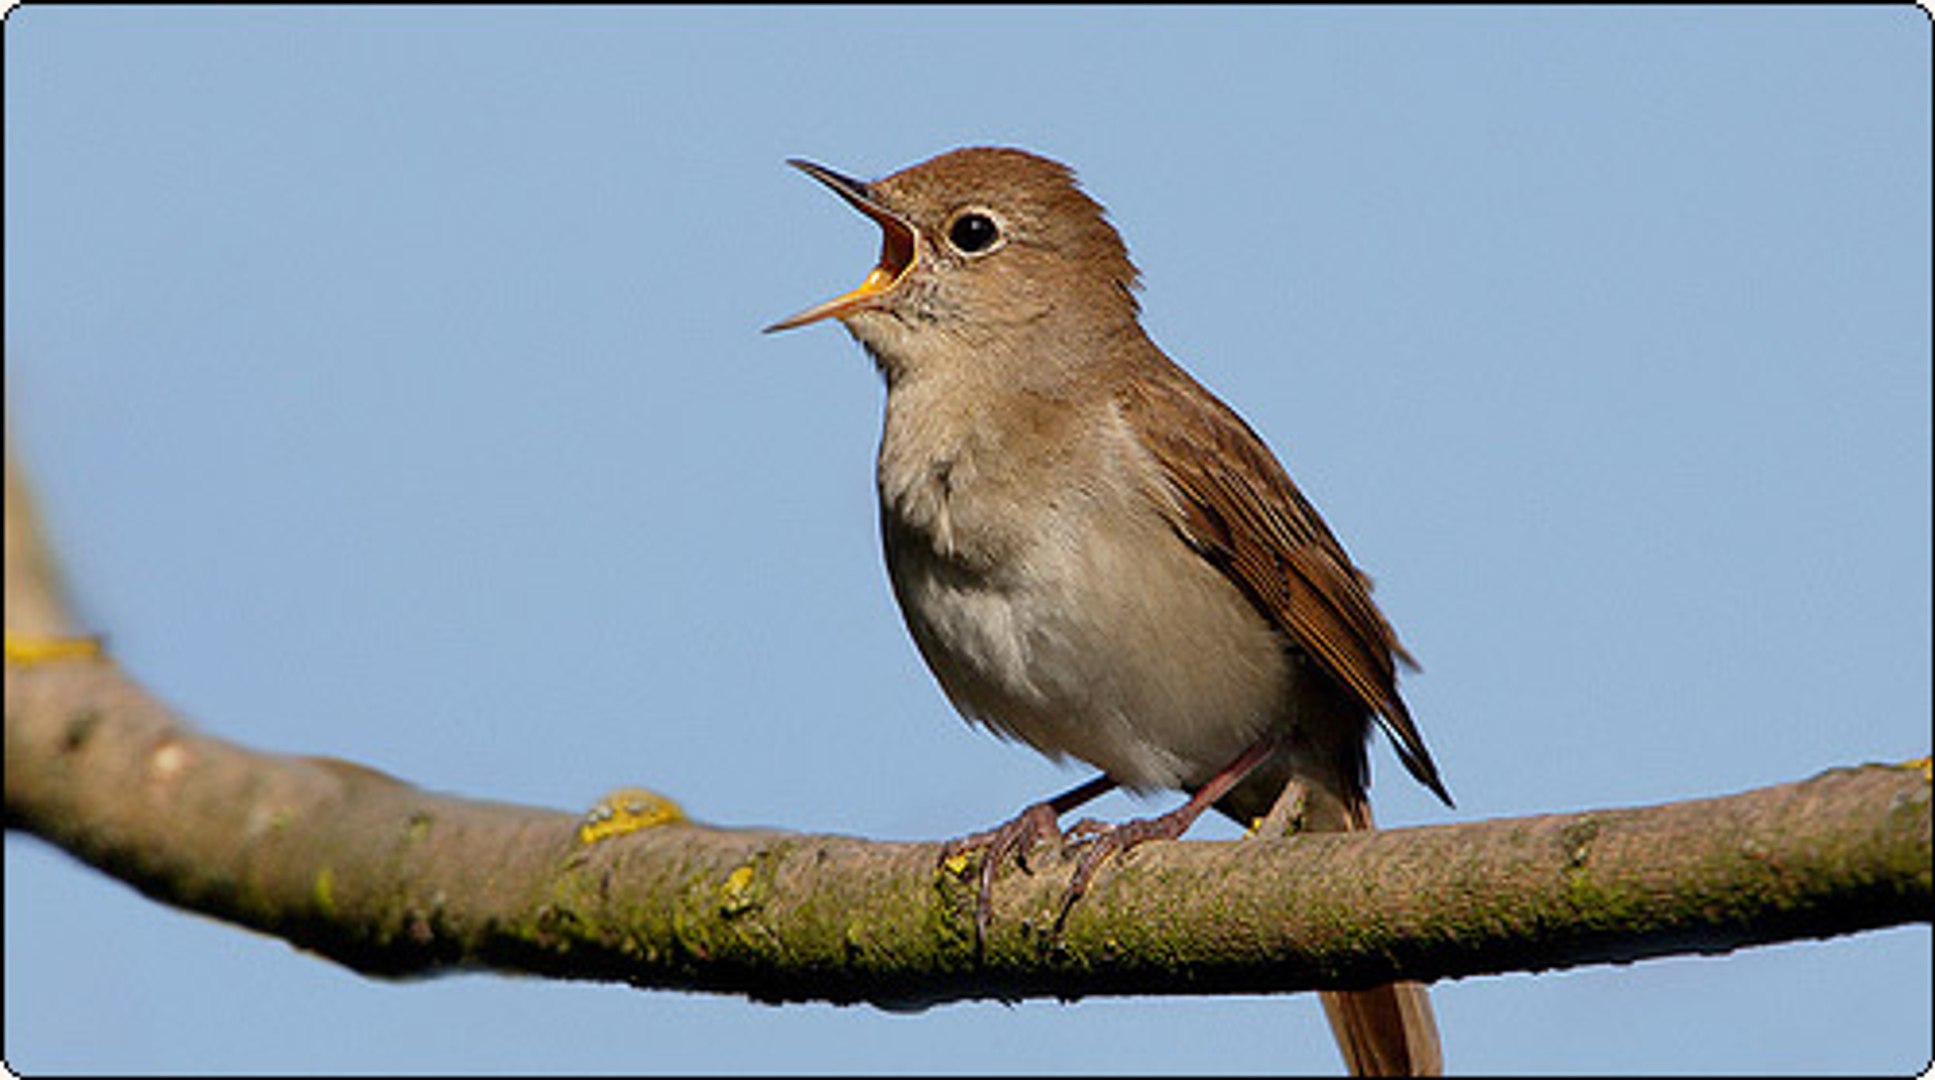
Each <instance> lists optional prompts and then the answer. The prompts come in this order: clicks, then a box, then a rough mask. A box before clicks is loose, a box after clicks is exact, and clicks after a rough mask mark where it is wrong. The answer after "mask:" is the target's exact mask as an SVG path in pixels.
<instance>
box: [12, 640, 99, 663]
mask: <svg viewBox="0 0 1935 1080" xmlns="http://www.w3.org/2000/svg"><path fill="white" fill-rule="evenodd" d="M103 652H104V650H103V649H102V648H101V639H100V638H98V637H29V636H27V635H25V634H8V635H6V654H7V663H9V664H45V663H49V662H51V661H54V660H98V659H100V657H101V656H102V655H103Z"/></svg>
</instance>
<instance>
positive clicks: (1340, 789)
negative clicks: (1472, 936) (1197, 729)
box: [1217, 744, 1444, 1076]
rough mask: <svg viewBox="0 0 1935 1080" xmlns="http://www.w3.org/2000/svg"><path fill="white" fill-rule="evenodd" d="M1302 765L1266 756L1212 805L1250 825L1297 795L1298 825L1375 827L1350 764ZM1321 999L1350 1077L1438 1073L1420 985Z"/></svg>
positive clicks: (1426, 997) (1427, 999) (1313, 828)
mask: <svg viewBox="0 0 1935 1080" xmlns="http://www.w3.org/2000/svg"><path fill="white" fill-rule="evenodd" d="M1360 745H1361V744H1360ZM1360 752H1361V751H1360ZM1301 765H1302V766H1303V767H1299V763H1298V762H1295V761H1294V760H1290V759H1276V760H1273V761H1271V762H1267V763H1266V764H1265V765H1264V766H1263V767H1261V768H1259V769H1258V770H1257V771H1256V772H1255V773H1254V774H1252V776H1251V777H1250V778H1249V779H1248V780H1246V781H1245V783H1243V784H1242V785H1240V786H1239V787H1237V788H1236V789H1235V790H1234V791H1232V792H1231V793H1230V794H1229V795H1228V796H1227V797H1225V798H1224V800H1223V801H1222V802H1220V803H1218V804H1217V808H1218V809H1219V810H1221V811H1223V812H1224V813H1226V814H1228V815H1229V816H1230V817H1232V818H1235V819H1236V820H1237V821H1238V822H1240V823H1242V824H1244V825H1245V826H1248V825H1251V824H1254V823H1256V822H1258V821H1259V820H1260V819H1265V818H1266V816H1267V817H1268V818H1269V819H1272V820H1275V819H1277V818H1278V814H1271V813H1270V811H1271V809H1272V807H1273V804H1274V803H1276V802H1277V801H1278V800H1279V799H1280V798H1281V799H1290V800H1301V811H1302V812H1301V814H1300V815H1298V816H1299V818H1300V825H1301V828H1302V829H1303V831H1306V832H1361V831H1366V830H1369V829H1373V828H1375V827H1376V826H1375V825H1374V824H1373V823H1372V821H1371V805H1370V800H1369V799H1367V798H1365V796H1364V789H1363V786H1362V782H1361V781H1359V780H1356V779H1355V778H1354V777H1352V776H1351V774H1350V773H1349V771H1348V770H1346V769H1343V768H1336V767H1333V768H1330V769H1312V768H1310V767H1309V761H1308V760H1305V761H1304V762H1302V763H1301ZM1326 780H1328V782H1326ZM1280 813H1281V812H1280V811H1279V814H1280ZM1318 998H1319V999H1320V1000H1321V1001H1322V1002H1323V1005H1324V1015H1325V1016H1326V1017H1327V1018H1329V1020H1330V1030H1331V1034H1332V1035H1334V1036H1335V1037H1336V1039H1337V1048H1338V1050H1340V1051H1341V1052H1342V1053H1343V1055H1344V1064H1345V1065H1346V1066H1348V1067H1349V1069H1350V1071H1351V1074H1352V1075H1353V1076H1440V1075H1443V1073H1444V1050H1443V1048H1442V1047H1441V1046H1440V1045H1439V1042H1438V1021H1437V1017H1436V1016H1435V1015H1433V1013H1432V1010H1431V995H1430V993H1429V992H1428V991H1427V990H1426V989H1425V987H1424V984H1422V983H1416V982H1396V983H1388V984H1386V985H1384V986H1374V987H1371V988H1370V989H1368V990H1325V991H1321V992H1320V993H1319V994H1318Z"/></svg>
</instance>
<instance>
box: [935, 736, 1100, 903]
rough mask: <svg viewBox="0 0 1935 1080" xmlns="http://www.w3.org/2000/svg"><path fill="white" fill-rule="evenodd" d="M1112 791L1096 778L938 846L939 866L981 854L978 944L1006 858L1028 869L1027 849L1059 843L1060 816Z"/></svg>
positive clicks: (1060, 833)
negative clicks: (996, 875) (1043, 843)
mask: <svg viewBox="0 0 1935 1080" xmlns="http://www.w3.org/2000/svg"><path fill="white" fill-rule="evenodd" d="M1114 787H1115V781H1113V780H1111V779H1109V778H1108V776H1107V775H1106V774H1105V775H1102V776H1098V777H1096V778H1095V779H1093V780H1090V781H1089V782H1088V783H1085V784H1082V785H1080V786H1079V787H1073V788H1070V789H1068V790H1067V791H1064V792H1062V793H1061V794H1060V795H1057V796H1055V797H1054V798H1052V799H1048V800H1046V801H1043V802H1038V803H1034V804H1032V805H1030V806H1028V807H1027V808H1026V809H1024V810H1022V811H1021V813H1019V814H1016V815H1015V816H1014V819H1013V820H1011V821H1007V822H1004V823H1002V824H1000V825H998V826H996V827H994V828H992V829H989V830H988V831H986V832H978V833H974V834H973V835H971V836H963V837H961V838H960V839H958V840H950V841H948V842H947V843H946V844H943V845H942V846H941V860H942V861H943V862H945V861H947V860H950V859H953V858H955V857H957V856H960V855H965V854H967V853H968V852H971V851H983V852H985V854H984V855H983V856H982V858H981V872H980V874H979V875H978V876H977V888H976V890H975V902H974V938H975V940H976V941H980V940H982V939H984V938H985V937H986V936H987V932H988V921H989V919H990V918H991V916H992V913H993V910H994V902H993V898H994V873H995V869H996V868H997V867H999V866H1000V865H1001V864H1002V863H1004V862H1006V861H1007V859H1008V857H1009V856H1010V855H1012V856H1014V857H1015V861H1016V863H1018V864H1019V865H1020V866H1021V867H1022V868H1023V869H1027V867H1028V849H1029V848H1030V847H1033V846H1034V845H1035V844H1036V843H1039V842H1041V841H1043V840H1060V839H1061V838H1062V832H1061V827H1060V826H1059V825H1058V824H1057V822H1059V821H1060V819H1061V816H1062V815H1063V814H1066V813H1068V812H1069V811H1070V810H1073V809H1075V808H1076V807H1078V806H1081V805H1082V804H1083V803H1086V802H1088V801H1090V800H1092V799H1095V798H1097V797H1099V796H1102V795H1106V794H1107V793H1108V792H1109V791H1110V790H1112V789H1113V788H1114Z"/></svg>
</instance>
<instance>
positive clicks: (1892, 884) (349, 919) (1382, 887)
mask: <svg viewBox="0 0 1935 1080" xmlns="http://www.w3.org/2000/svg"><path fill="white" fill-rule="evenodd" d="M16 479H17V478H16V476H15V470H14V468H13V467H12V463H11V460H10V461H9V468H8V471H7V487H8V495H7V500H8V502H7V556H6V558H7V625H8V629H9V633H10V634H12V633H16V632H19V631H21V630H40V631H41V632H50V630H51V631H52V632H58V631H60V630H62V629H64V628H65V626H66V623H65V622H64V621H63V620H65V619H66V616H65V614H64V608H63V607H62V605H61V604H60V603H59V602H58V594H57V592H56V591H53V585H52V577H51V574H50V573H48V572H47V571H46V566H47V565H48V562H47V560H46V558H45V557H44V556H43V555H39V554H37V553H35V552H33V551H31V550H29V548H30V547H31V546H33V545H37V544H38V543H39V541H38V538H37V537H38V534H37V532H35V530H34V529H32V528H31V527H30V526H31V521H32V517H31V512H30V508H29V507H27V504H26V502H25V498H24V495H22V494H21V493H20V492H18V491H17V490H16ZM17 499H18V501H16V500H17ZM17 507H18V508H19V509H18V511H17ZM17 525H19V526H20V527H19V528H16V526H17ZM35 567H39V570H35V569H34V568H35ZM17 572H18V573H19V574H20V576H18V577H17ZM35 574H38V575H39V577H38V581H36V578H35ZM36 589H45V590H47V594H48V595H49V596H53V597H54V598H55V599H53V600H52V601H49V602H48V605H47V606H46V607H45V608H31V607H28V606H23V607H21V608H18V609H17V608H16V600H17V595H16V594H17V593H18V594H21V596H23V597H25V596H29V594H31V593H32V592H33V591H34V590H36ZM29 598H30V600H31V602H32V603H40V602H41V600H39V599H31V597H29ZM43 599H44V598H43ZM26 611H38V612H39V614H35V615H32V616H29V615H25V614H21V613H22V612H26ZM49 613H51V615H50V614H49ZM39 619H46V620H49V621H46V622H36V621H35V620H39ZM5 761H6V823H7V827H8V828H9V829H14V828H18V829H23V830H25V831H28V832H31V833H33V834H35V835H38V836H41V837H43V838H45V839H46V840H48V841H49V842H51V843H54V844H56V845H58V846H60V847H61V848H63V849H65V850H67V851H68V852H70V853H71V854H73V855H74V856H75V857H77V858H79V859H82V860H83V861H85V862H87V863H89V864H91V865H93V866H96V867H98V868H100V869H102V870H103V871H105V872H107V873H110V874H112V875H114V876H116V877H118V878H121V879H122V880H125V881H127V882H129V883H131V884H133V885H135V886H136V887H138V888H140V889H141V890H142V891H144V892H146V893H147V894H149V895H150V896H153V897H155V898H156V899H158V900H161V901H163V902H166V903H170V904H175V905H178V906H181V907H185V908H190V909H193V910H196V911H200V912H204V913H206V914H210V915H213V916H216V917H218V918H222V919H226V920H229V921H232V922H235V923H238V924H240V925H244V926H248V927H251V928H253V929H257V930H261V931H264V932H267V933H271V934H275V935H278V936H281V937H283V938H285V939H287V940H289V941H291V942H293V943H295V944H297V945H300V946H302V947H304V948H307V949H310V950H313V951H315V952H317V953H319V954H321V955H323V956H326V957H329V958H331V959H333V960H336V961H338V962H340V963H343V964H345V965H348V966H350V967H352V968H355V969H357V970H359V971H364V972H368V973H372V974H381V975H392V976H399V975H420V974H429V973H434V972H439V971H449V970H456V969H477V968H490V969H497V970H504V971H522V972H533V973H539V974H546V975H553V976H559V977H568V978H587V979H607V980H622V981H626V982H631V983H634V984H637V985H641V986H656V987H677V988H684V989H704V990H718V991H731V992H739V993H745V994H748V995H750V996H753V997H756V998H760V999H766V1000H806V999H818V1000H830V1001H859V1000H865V1001H871V1002H875V1003H877V1004H882V1005H887V1006H889V1007H905V1006H911V1005H920V1004H927V1003H933V1002H940V1001H948V1000H955V999H962V998H983V997H999V998H1016V997H1025V996H1057V997H1074V996H1080V995H1090V994H1145V993H1172V994H1173V993H1201V994H1207V993H1225V992H1263V991H1295V990H1307V989H1313V988H1330V987H1350V986H1363V985H1370V984H1374V983H1379V982H1384V981H1388V980H1390V979H1393V978H1399V977H1402V978H1415V979H1424V980H1432V979H1438V978H1444V977H1450V976H1460V975H1470V974H1479V973H1489V972H1502V971H1511V970H1541V969H1545V968H1554V967H1569V966H1575V965H1580V964H1589V963H1602V962H1607V961H1613V962H1620V961H1629V960H1634V959H1640V958H1644V957H1651V956H1663V955H1669V954H1674V953H1684V952H1705V953H1713V952H1724V951H1727V950H1730V949H1734V948H1738V947H1741V946H1745V945H1756V944H1766V943H1771V942H1776V941H1785V940H1792V939H1796V938H1804V937H1825V936H1829V935H1835V934H1845V933H1853V932H1858V931H1862V930H1869V929H1875V928H1879V927H1884V926H1891V925H1897V924H1902V923H1911V922H1928V921H1929V919H1930V911H1931V907H1930V899H1931V895H1932V894H1935V889H1932V888H1931V876H1932V875H1931V844H1930V836H1931V828H1930V784H1929V773H1928V766H1927V763H1926V761H1924V762H1920V763H1916V764H1914V765H1912V766H1910V767H1892V766H1863V767H1858V768H1848V769H1835V770H1830V771H1828V772H1825V773H1823V774H1821V775H1819V776H1816V777H1814V778H1812V779H1809V780H1804V781H1800V782H1797V783H1791V784H1783V785H1779V786H1776V787H1770V788H1763V789H1759V790H1755V791H1751V792H1747V793H1744V794H1740V795H1734V796H1729V797H1725V798H1715V799H1702V800H1695V801H1689V802H1681V803H1672V804H1667V805H1662V806H1652V807H1643V808H1636V809H1617V810H1601V811H1592V812H1588V813H1581V814H1564V815H1549V816H1541V817H1530V818H1518V819H1508V820H1494V821H1483V822H1476V823H1471V824H1462V825H1453V826H1438V827H1431V828H1418V829H1397V830H1389V831H1384V832H1379V833H1374V834H1368V835H1364V834H1359V835H1352V836H1335V835H1323V836H1305V837H1292V838H1289V839H1257V838H1252V839H1246V840H1240V841H1229V842H1215V843H1210V842H1192V843H1175V844H1152V845H1149V846H1147V847H1144V848H1140V849H1137V850H1135V851H1133V852H1131V853H1129V854H1128V855H1126V856H1124V857H1122V858H1120V859H1118V860H1116V861H1115V862H1113V863H1111V864H1110V865H1109V867H1108V868H1107V869H1105V871H1104V873H1103V874H1102V875H1101V876H1100V877H1099V878H1098V880H1097V881H1096V883H1095V885H1094V886H1093V888H1092V889H1091V891H1090V893H1089V895H1088V896H1087V897H1086V898H1085V899H1084V900H1083V901H1082V903H1080V904H1078V905H1076V907H1075V909H1074V911H1073V912H1072V913H1071V915H1070V917H1069V919H1068V920H1067V923H1066V924H1065V926H1064V927H1063V928H1062V930H1061V932H1060V933H1054V932H1051V930H1050V929H1049V927H1051V926H1052V923H1053V916H1054V913H1055V911H1056V910H1057V905H1058V901H1059V899H1060V896H1061V891H1062V889H1063V887H1064V886H1065V884H1066V881H1067V876H1068V874H1069V872H1070V871H1071V870H1072V863H1071V862H1070V861H1069V860H1067V859H1064V858H1060V857H1058V856H1057V855H1056V854H1054V853H1051V852H1042V853H1037V854H1036V855H1035V856H1034V857H1032V858H1031V860H1030V866H1031V867H1032V872H1027V873H1024V872H1020V871H1016V870H1013V869H1012V868H1011V869H1009V870H1006V871H1004V873H1003V876H1002V878H1001V879H1000V881H999V883H998V885H997V887H996V896H995V904H996V910H995V918H994V921H993V930H992V931H991V933H990V935H989V937H988V938H987V939H986V940H985V941H984V942H981V943H979V944H978V945H977V943H976V942H975V940H974V931H973V915H972V910H973V891H974V890H973V885H972V882H973V880H974V867H973V866H972V865H970V864H967V863H965V862H963V863H958V864H950V865H940V864H939V863H938V861H937V860H939V857H940V849H939V846H938V845H936V844H901V843H881V842H872V841H866V840H860V839H853V838H848V837H839V836H815V835H801V834H795V833H787V832H779V831H770V830H738V829H723V828H714V827H708V826H704V825H699V824H695V823H691V822H686V821H684V820H683V819H681V818H674V819H673V820H669V821H663V822H661V823H658V824H650V825H647V826H646V827H642V828H637V829H635V830H633V831H630V832H619V834H617V835H607V836H599V835H598V832H599V831H600V830H587V829H585V828H583V827H582V826H583V824H584V823H583V821H582V820H581V819H579V818H576V817H573V816H571V815H567V814H563V813H560V812H556V811H548V810H540V809H532V808H525V807H517V806H510V805H505V804H499V803H488V802H478V801H472V800H466V799H461V798H454V797H450V796H443V795H436V794H432V793H427V792H424V791H421V790H418V789H416V788H414V787H411V786H410V785H408V784H405V783H403V782H401V781H398V780H396V779H393V778H391V777H389V776H386V775H384V774H382V773H379V772H376V771H374V770H371V769H368V768H364V767H362V766H358V765H354V764H350V763H347V762H342V761H336V760H332V759H325V758H306V757H290V756H284V755H275V754H266V753H260V752H257V751H252V750H249V749H246V748H243V747H241V746H238V745H235V744H233V743H230V742H226V741H224V740H221V739H218V738H213V737H211V736H208V735H205V734H201V733H198V732H196V731H195V730H193V729H192V728H191V727H190V726H188V725H187V724H186V723H184V722H183V721H182V720H180V719H179V718H178V717H176V716H175V715H174V714H173V713H171V712H170V711H169V710H168V709H167V708H166V707H165V706H163V705H162V704H160V703H159V702H157V701H155V700H154V699H153V697H152V696H150V695H149V694H148V693H146V692H145V691H144V690H143V689H142V688H141V687H140V686H138V685H137V684H135V683H134V682H133V681H132V680H130V679H128V678H127V677H126V676H124V675H123V674H122V673H121V672H120V671H119V669H118V668H116V667H115V665H114V664H113V663H111V662H110V661H107V660H105V659H98V658H96V659H63V660H52V661H41V662H35V663H15V662H13V661H12V660H11V659H10V660H9V662H8V664H7V667H6V698H5ZM621 820H622V815H621ZM608 824H609V823H608ZM604 831H611V832H617V831H618V830H612V829H609V828H608V829H606V830H604Z"/></svg>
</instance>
